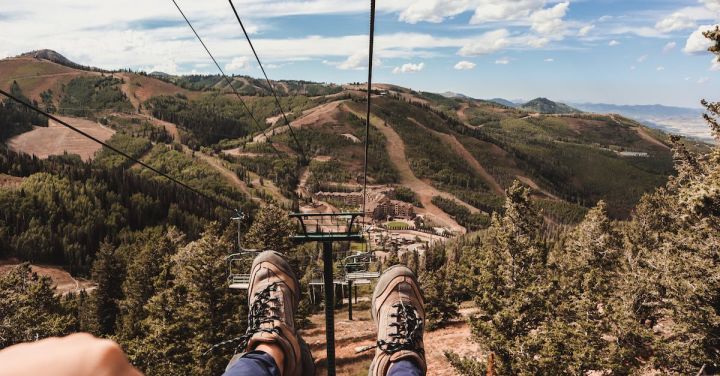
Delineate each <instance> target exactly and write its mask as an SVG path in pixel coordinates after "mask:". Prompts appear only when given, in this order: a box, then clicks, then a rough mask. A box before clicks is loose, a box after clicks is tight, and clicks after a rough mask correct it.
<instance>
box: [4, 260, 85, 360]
mask: <svg viewBox="0 0 720 376" xmlns="http://www.w3.org/2000/svg"><path fill="white" fill-rule="evenodd" d="M72 322H73V320H72V316H70V315H68V314H66V312H65V310H64V309H63V306H62V304H61V302H60V298H59V297H58V296H56V295H55V289H54V288H53V287H52V283H51V281H50V278H49V277H40V276H38V275H37V274H36V273H34V272H33V271H32V270H31V269H30V265H29V264H22V265H19V266H16V267H14V268H12V269H11V270H10V271H9V272H8V273H7V274H4V275H0V349H2V348H5V347H7V346H11V345H14V344H16V343H19V342H29V341H35V340H38V339H42V338H46V337H53V336H62V335H65V334H67V333H68V332H69V330H70V329H71V327H72Z"/></svg>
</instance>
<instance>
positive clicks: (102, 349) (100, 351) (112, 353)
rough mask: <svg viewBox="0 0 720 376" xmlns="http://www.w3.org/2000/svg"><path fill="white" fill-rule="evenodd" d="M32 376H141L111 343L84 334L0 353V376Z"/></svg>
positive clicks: (25, 345) (26, 344)
mask: <svg viewBox="0 0 720 376" xmlns="http://www.w3.org/2000/svg"><path fill="white" fill-rule="evenodd" d="M35 375H51V376H142V374H141V373H140V372H139V371H138V370H136V369H135V368H134V367H133V366H132V365H130V363H129V362H128V360H127V358H126V357H125V354H124V353H123V352H122V350H121V349H120V346H118V345H117V344H116V343H115V342H113V341H110V340H107V339H98V338H95V337H93V336H92V335H90V334H85V333H80V334H72V335H69V336H67V337H63V338H48V339H44V340H42V341H37V342H31V343H21V344H18V345H15V346H10V347H8V348H6V349H4V350H2V351H0V376H35Z"/></svg>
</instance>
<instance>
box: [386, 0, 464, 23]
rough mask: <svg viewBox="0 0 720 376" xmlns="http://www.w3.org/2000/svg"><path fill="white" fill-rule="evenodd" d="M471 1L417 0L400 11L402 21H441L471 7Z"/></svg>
mask: <svg viewBox="0 0 720 376" xmlns="http://www.w3.org/2000/svg"><path fill="white" fill-rule="evenodd" d="M470 6H471V2H470V1H464V0H461V1H447V0H417V1H413V2H412V3H410V5H409V6H408V7H407V8H405V9H404V10H403V11H402V12H400V21H403V22H407V23H411V24H414V23H418V22H420V21H426V22H433V23H439V22H442V21H443V20H444V19H445V18H447V17H452V16H455V15H458V14H460V13H463V12H465V11H467V10H469V9H470Z"/></svg>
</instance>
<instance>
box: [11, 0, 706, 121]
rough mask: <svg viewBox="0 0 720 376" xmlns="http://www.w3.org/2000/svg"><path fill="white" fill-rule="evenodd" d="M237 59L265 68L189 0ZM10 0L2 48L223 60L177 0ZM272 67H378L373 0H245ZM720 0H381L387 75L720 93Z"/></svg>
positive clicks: (220, 12)
mask: <svg viewBox="0 0 720 376" xmlns="http://www.w3.org/2000/svg"><path fill="white" fill-rule="evenodd" d="M178 3H179V4H180V6H181V7H182V8H183V10H184V11H185V12H186V14H187V15H188V17H189V18H190V19H191V21H193V23H194V24H195V26H196V28H197V30H198V32H199V33H200V35H201V36H203V37H204V38H205V40H206V42H207V44H208V46H209V48H210V49H211V51H212V52H213V53H214V54H215V55H216V57H217V58H218V60H219V61H220V63H221V65H222V66H223V68H224V69H226V70H227V71H228V72H229V73H236V74H247V75H252V76H258V75H259V74H260V71H259V69H258V67H257V65H256V64H255V62H254V61H253V59H252V55H251V54H250V51H249V49H248V47H247V44H246V42H245V40H244V38H243V36H242V33H241V31H240V28H239V27H238V25H237V24H236V21H235V20H234V16H233V15H232V12H231V9H230V6H229V4H228V3H227V1H224V0H202V1H201V0H178ZM118 4H119V3H118V2H107V1H95V2H91V1H80V0H56V1H53V2H52V3H50V4H48V2H47V1H41V0H24V1H16V0H0V31H2V32H1V33H0V57H4V56H13V55H16V54H19V53H21V52H25V51H29V50H33V49H39V48H51V49H55V50H57V51H58V52H60V53H62V54H64V55H65V56H67V57H68V58H70V59H72V60H75V61H77V62H79V63H82V64H88V65H94V66H99V67H102V68H132V69H142V70H147V71H152V70H159V71H165V72H167V73H173V74H184V73H216V70H215V67H214V66H213V65H211V62H210V60H209V58H208V57H207V55H205V52H204V50H203V49H202V47H201V46H200V44H199V43H198V42H197V41H196V40H195V39H194V37H193V35H192V33H191V31H190V29H189V28H188V27H187V26H186V25H185V24H184V21H183V20H182V18H181V17H180V15H179V13H178V12H177V10H176V9H175V7H174V5H173V4H172V2H171V1H170V0H154V1H138V0H126V1H123V2H120V5H118ZM235 4H236V6H237V8H238V10H239V12H240V16H241V17H242V18H243V20H244V21H245V22H246V23H247V25H248V26H249V28H250V30H251V32H252V38H253V41H254V43H255V45H256V48H257V50H258V52H259V54H260V56H261V58H262V59H263V63H264V64H266V66H267V68H268V72H269V74H270V76H271V78H274V79H306V80H313V81H323V82H336V83H345V82H355V81H365V79H366V75H367V71H366V70H365V64H366V60H367V31H368V10H369V2H368V1H356V0H305V1H296V0H236V1H235ZM718 22H720V0H679V1H678V0H673V1H666V0H652V1H636V0H623V1H621V0H592V1H590V0H577V1H557V0H393V1H388V0H379V1H378V14H377V22H376V37H377V38H376V54H377V58H378V59H377V61H376V67H375V75H374V77H375V81H376V82H387V83H394V84H398V85H402V86H406V87H410V88H413V89H416V90H427V91H435V92H444V91H454V92H460V93H464V94H467V95H470V96H473V97H478V98H493V97H503V98H507V99H531V98H534V97H538V96H545V97H548V98H551V99H555V100H561V101H571V102H605V103H615V104H656V103H657V104H666V105H678V106H687V107H698V106H699V100H700V98H703V97H708V98H709V99H716V100H717V99H720V98H719V97H718V96H720V91H719V90H718V88H720V64H717V63H713V62H712V61H711V55H710V54H708V53H707V52H703V50H704V49H705V48H707V42H705V41H704V40H703V38H701V37H700V31H701V30H703V29H705V28H708V27H710V26H712V25H716V24H717V23H718Z"/></svg>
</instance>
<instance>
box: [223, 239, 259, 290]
mask: <svg viewBox="0 0 720 376" xmlns="http://www.w3.org/2000/svg"><path fill="white" fill-rule="evenodd" d="M259 253H260V251H258V250H254V249H248V250H243V251H241V252H238V253H233V254H232V255H229V256H227V257H226V258H225V261H226V263H227V268H228V277H227V280H228V288H231V289H236V290H247V289H248V288H249V287H250V267H251V266H252V262H253V260H254V259H255V257H256V256H257V255H258V254H259Z"/></svg>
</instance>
